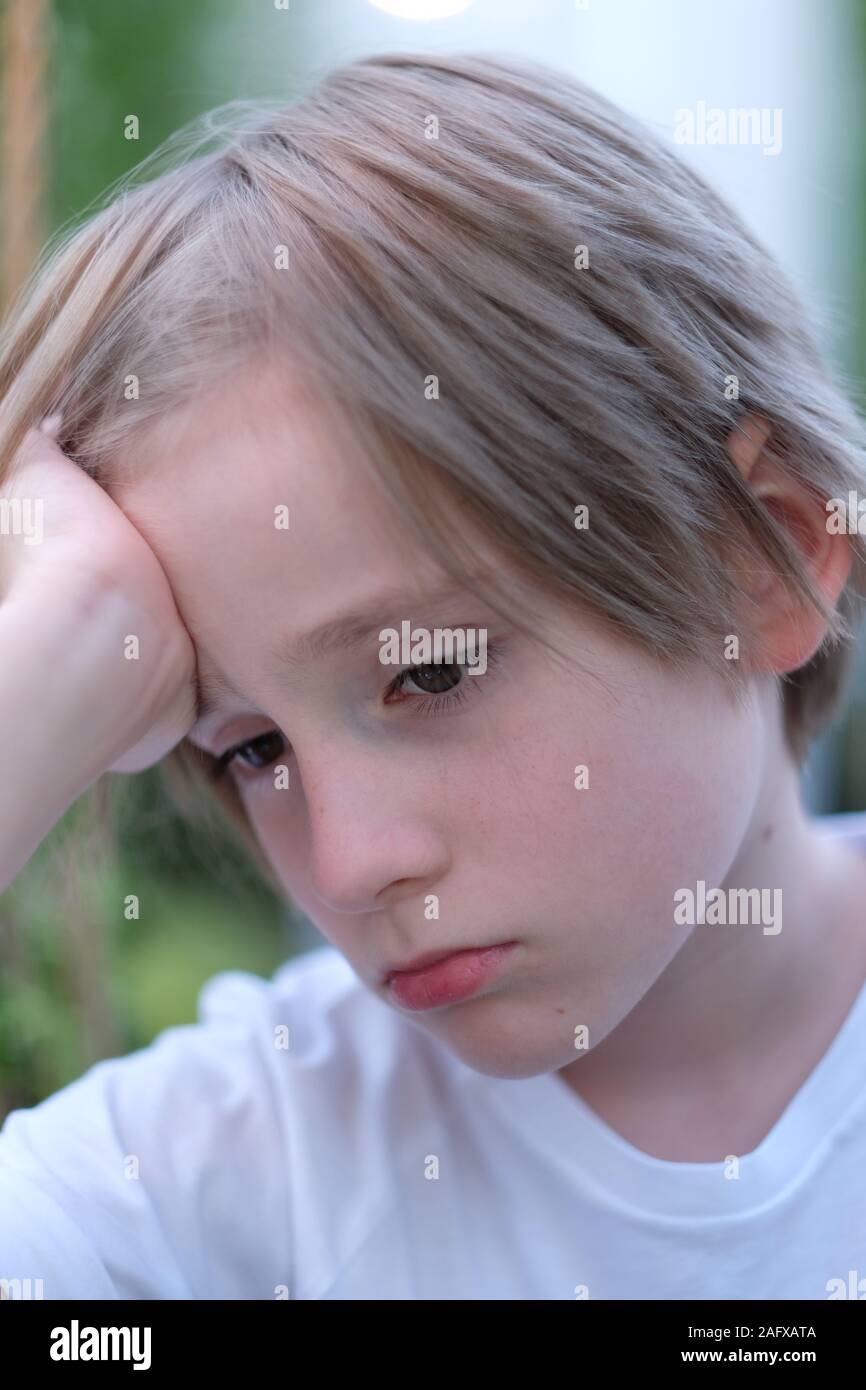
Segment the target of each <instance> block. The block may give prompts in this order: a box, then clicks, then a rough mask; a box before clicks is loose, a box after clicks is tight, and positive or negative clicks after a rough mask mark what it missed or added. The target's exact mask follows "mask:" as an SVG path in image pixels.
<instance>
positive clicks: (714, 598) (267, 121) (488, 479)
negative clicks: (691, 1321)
mask: <svg viewBox="0 0 866 1390" xmlns="http://www.w3.org/2000/svg"><path fill="white" fill-rule="evenodd" d="M209 146H212V148H209ZM106 196H107V202H106V205H105V206H103V207H102V208H101V210H98V211H97V212H96V213H95V214H92V215H91V214H89V215H88V219H87V221H86V222H85V224H84V225H82V226H80V227H74V228H71V229H64V230H63V232H62V233H61V234H60V235H59V236H58V238H57V239H56V242H55V244H53V245H51V246H49V248H47V249H46V253H45V254H44V255H43V257H42V258H41V260H40V263H39V265H38V266H37V267H36V269H35V271H34V274H33V275H32V276H31V279H30V281H29V282H28V284H27V285H26V286H25V287H24V289H23V291H22V293H21V295H20V296H19V299H18V301H17V303H16V304H15V306H14V308H13V312H12V313H11V315H10V316H9V319H8V321H7V325H6V328H5V333H4V337H3V341H2V353H0V399H2V401H3V410H2V416H0V470H2V468H5V467H7V466H8V464H9V460H10V459H11V457H12V456H13V454H14V451H15V449H16V448H17V445H18V443H19V442H20V439H21V437H22V435H23V433H24V431H25V429H26V428H28V427H29V426H30V425H32V424H33V423H35V422H36V421H37V420H38V419H39V418H40V417H41V416H43V415H45V414H47V413H49V412H50V411H54V410H60V411H61V412H62V415H63V426H62V430H61V434H60V439H59V442H60V444H61V447H63V448H64V450H65V451H66V452H67V453H69V454H70V456H71V457H73V458H74V459H76V460H77V461H78V462H79V463H80V464H81V466H82V467H84V468H86V469H88V470H89V471H90V472H92V473H93V474H94V476H96V477H98V478H100V479H103V480H107V479H108V478H110V477H111V476H112V472H113V471H114V470H116V468H117V467H118V463H119V460H121V459H122V457H123V454H124V446H125V444H127V443H128V441H129V440H130V439H131V438H132V437H133V436H134V434H135V432H136V431H137V430H139V429H140V428H141V427H142V426H143V425H144V424H146V423H147V422H148V421H150V420H155V419H156V418H158V417H160V416H162V415H163V414H164V413H165V412H166V411H169V410H171V409H172V408H174V407H176V406H178V405H179V404H181V403H184V402H187V401H189V400H190V399H192V398H194V396H195V394H196V393H197V392H200V391H201V390H202V388H203V387H207V386H210V385H212V384H213V383H214V381H215V380H216V379H217V378H218V377H219V376H220V375H221V374H222V373H224V372H230V371H232V370H233V369H234V368H236V367H237V366H239V365H241V364H243V363H244V362H245V361H248V360H249V359H250V358H251V356H253V354H254V353H259V352H262V351H264V352H267V353H270V354H273V355H274V356H276V355H277V354H280V353H283V354H285V360H286V363H287V370H288V369H289V368H291V370H292V372H293V373H297V372H300V373H301V374H302V375H303V374H307V376H308V379H309V381H310V383H311V384H313V385H314V387H315V390H316V393H317V395H318V396H319V397H320V398H322V399H327V400H329V401H330V403H331V404H332V406H333V412H334V413H333V418H334V420H335V422H336V421H337V420H338V419H339V420H342V421H343V422H345V423H346V425H347V427H348V429H349V430H350V432H351V438H352V440H353V444H354V446H355V447H356V448H357V451H358V457H359V459H363V461H364V463H365V466H369V467H371V468H372V469H373V470H374V471H375V473H376V475H377V476H379V477H381V478H382V479H383V480H384V481H385V483H386V485H387V487H388V490H389V494H390V495H391V497H392V498H393V499H394V501H395V502H396V504H397V505H398V506H399V507H400V509H401V511H402V512H403V514H404V516H405V518H406V523H407V525H409V526H412V527H413V528H415V530H416V532H417V534H418V536H419V537H420V538H421V539H422V541H423V543H424V544H425V545H427V546H429V547H430V548H431V549H432V550H433V551H434V553H435V554H436V557H437V559H438V560H439V561H440V562H441V563H442V564H443V565H444V566H445V568H447V569H451V570H452V572H454V573H457V574H461V575H464V576H465V572H466V550H465V547H461V545H460V543H459V542H458V541H456V540H455V538H454V533H453V525H452V520H453V515H454V508H455V506H457V507H458V508H459V515H460V516H461V517H462V518H463V519H464V520H465V521H466V523H467V524H468V525H473V526H476V527H477V528H478V530H479V532H480V533H482V534H484V535H487V536H489V537H490V538H491V540H492V541H493V543H494V545H495V547H496V549H497V551H498V552H499V553H501V554H502V555H503V556H504V558H505V559H506V560H508V561H511V562H513V565H514V567H515V569H519V570H520V572H521V573H522V574H524V575H525V576H527V577H528V578H529V579H530V580H531V581H533V582H535V583H537V584H539V585H543V586H545V588H547V589H549V590H550V591H551V592H553V593H555V594H557V595H558V596H560V597H561V598H563V599H565V600H566V601H574V602H576V603H577V604H580V605H584V606H585V607H586V608H587V609H588V610H589V611H591V612H592V613H594V614H596V615H600V616H601V617H603V618H604V619H606V620H607V621H609V622H611V623H613V624H615V625H616V627H617V629H618V630H619V631H620V632H621V633H622V634H624V635H625V636H627V637H629V638H630V639H632V640H634V641H635V642H637V643H639V644H640V645H641V646H642V647H643V648H644V649H645V650H647V651H648V652H651V653H653V654H654V655H656V656H657V657H659V658H662V659H666V660H669V661H675V662H683V663H684V664H687V663H688V662H690V661H693V660H702V661H707V662H709V663H710V664H711V665H712V667H713V669H715V670H717V671H718V672H719V674H720V676H722V675H725V676H727V675H729V674H731V670H732V668H733V667H736V665H737V663H731V662H726V661H725V660H723V658H722V651H723V644H724V639H725V637H726V635H727V634H730V633H732V632H737V631H741V630H742V629H743V624H744V621H745V622H747V618H746V619H744V616H743V615H744V612H745V613H747V612H748V609H747V605H745V604H744V597H745V596H744V593H743V592H742V590H741V588H740V580H739V578H738V575H737V574H736V572H734V571H733V570H732V568H731V567H730V566H729V565H727V564H726V562H725V554H726V551H727V542H728V540H729V539H730V537H731V535H732V534H733V533H734V532H735V531H736V532H737V534H739V535H741V536H742V537H744V538H746V539H748V541H749V542H750V543H751V544H752V545H755V546H757V547H758V549H759V551H760V552H761V553H762V554H763V555H764V556H765V557H766V559H767V561H768V562H769V563H770V564H771V565H773V566H774V567H775V568H776V569H777V571H778V572H779V573H780V574H781V575H782V576H783V578H784V580H785V582H786V583H789V584H790V585H791V586H792V588H793V589H795V590H797V591H798V592H799V593H800V594H801V595H802V596H803V597H805V598H807V599H808V600H809V601H811V602H813V603H815V605H816V606H817V607H818V608H819V609H820V610H821V611H822V612H824V613H825V616H826V618H827V620H828V635H827V638H826V640H825V642H824V644H823V646H822V648H821V649H820V651H819V652H818V653H817V655H816V656H815V657H814V658H813V659H812V660H811V661H810V662H808V663H807V665H806V666H804V667H803V668H802V669H801V670H799V671H798V672H796V673H792V674H791V675H789V676H787V677H785V678H784V679H783V681H782V686H783V695H784V717H785V728H786V732H787V736H788V741H789V745H790V747H791V749H792V752H793V753H794V755H795V756H796V757H798V758H801V757H802V756H803V753H804V751H805V749H806V748H807V746H808V743H809V741H810V740H811V739H812V738H813V737H814V736H815V734H816V733H817V732H818V731H819V730H820V729H821V728H822V727H823V725H824V723H825V722H826V720H827V719H828V718H829V716H830V714H831V713H832V711H833V709H834V708H835V706H836V704H837V702H838V699H839V692H840V689H841V685H842V677H843V674H844V672H845V668H846V663H847V660H848V654H849V651H850V646H851V638H852V635H853V631H854V619H855V617H856V615H857V613H858V612H859V604H860V602H861V600H862V597H863V593H864V581H863V561H864V549H863V542H862V540H861V538H860V537H859V536H857V535H855V536H852V537H851V538H850V539H851V545H852V548H853V550H854V552H855V560H856V563H855V566H854V569H853V571H852V577H851V579H850V580H849V583H848V585H847V586H846V590H845V592H844V594H843V596H842V600H841V602H840V604H839V605H838V608H837V610H836V611H828V610H826V608H825V606H824V605H823V604H822V601H821V599H820V597H819V596H818V595H817V594H816V593H815V592H814V590H813V588H812V586H811V584H810V581H809V578H808V575H807V573H806V570H805V567H804V563H803V560H802V557H801V556H800V554H799V552H798V551H797V550H796V549H795V547H794V546H793V544H792V543H791V541H790V540H789V538H788V536H787V534H786V532H785V531H784V529H783V528H782V527H781V526H780V525H779V524H778V523H777V521H776V520H775V519H774V517H773V516H772V515H771V514H770V512H769V511H768V510H767V509H766V508H765V507H764V506H763V505H762V504H761V503H760V501H758V500H757V499H756V498H755V496H754V494H753V493H752V491H751V490H750V489H749V488H748V486H747V485H746V484H745V483H744V482H743V479H742V478H741V476H740V474H739V472H738V470H737V469H736V467H735V466H734V464H733V463H732V462H731V460H730V458H729V457H728V454H727V451H726V448H725V441H726V439H727V437H728V436H729V433H730V431H731V430H732V429H733V428H735V427H736V426H737V425H738V422H740V421H741V420H742V418H743V416H744V415H745V414H746V412H752V413H754V414H756V415H758V416H761V417H763V418H765V419H766V420H767V421H769V422H770V424H771V426H772V438H771V444H770V447H771V449H772V451H773V452H774V454H775V455H776V456H777V457H778V458H779V459H780V460H781V461H782V462H783V463H784V466H785V468H786V469H788V470H789V472H790V474H791V475H792V476H794V477H796V478H797V479H798V480H800V481H801V482H802V483H804V484H805V485H807V486H808V487H809V488H811V489H812V490H813V491H814V492H815V494H816V496H817V497H818V498H820V499H828V498H831V497H846V496H847V494H848V492H849V490H851V489H854V490H862V484H863V478H864V467H863V459H864V454H863V447H864V437H863V429H862V425H861V423H860V421H859V419H858V417H857V415H856V414H855V412H854V410H853V409H852V407H851V406H850V405H849V403H848V401H847V400H846V398H845V396H844V395H843V393H842V391H841V389H840V387H839V386H838V385H837V384H836V383H835V382H834V381H833V379H832V378H831V375H830V373H829V372H828V370H827V368H826V367H825V365H824V364H823V362H822V360H821V358H820V355H819V353H818V350H817V349H816V346H815V343H814V339H813V336H812V332H811V330H810V328H809V327H808V326H807V324H806V322H805V317H804V311H803V309H802V307H801V306H800V304H799V303H798V302H797V299H796V297H795V296H794V294H793V293H792V291H791V289H790V288H789V287H788V285H787V283H786V282H785V280H784V278H783V277H782V275H781V274H780V272H779V270H778V269H777V267H776V265H775V264H774V262H773V260H772V259H771V258H770V256H769V255H768V254H767V252H766V251H765V250H764V249H763V248H762V247H761V246H760V244H759V243H758V242H757V241H756V240H755V238H754V237H753V236H752V235H751V234H750V233H749V231H748V230H747V229H746V228H745V227H744V226H743V225H742V223H741V222H740V220H739V219H738V218H737V216H736V215H735V214H734V213H733V212H732V210H731V209H730V208H729V207H728V206H727V205H726V204H725V203H724V202H723V200H722V199H721V198H719V197H718V196H717V195H716V194H715V193H714V192H713V191H712V190H711V189H710V188H709V187H708V186H707V185H706V184H705V183H704V182H703V180H702V179H701V178H700V177H699V176H698V174H697V173H695V172H694V171H693V170H692V169H691V168H689V167H688V166H687V165H686V164H684V163H683V162H682V161H681V160H680V159H679V158H678V157H677V156H676V155H675V153H674V152H673V150H672V149H668V148H667V147H666V146H665V145H664V144H663V143H662V142H661V141H659V140H658V139H656V138H655V137H654V136H653V135H652V134H651V133H649V132H648V131H647V130H646V129H644V128H643V127H642V126H641V125H640V124H638V123H637V122H636V121H634V120H632V119H631V118H629V117H628V116H627V115H625V114H624V113H623V112H622V111H621V110H619V109H618V108H617V107H615V106H614V105H613V104H611V103H610V102H608V101H607V100H605V99H604V98H603V97H601V96H600V95H598V94H597V93H595V92H593V91H591V90H590V89H588V88H587V87H585V86H584V85H582V84H581V83H580V82H578V81H576V80H574V79H572V78H570V77H567V76H565V75H563V74H561V73H559V72H557V71H555V70H553V69H551V68H548V67H544V66H541V65H538V64H529V63H526V62H523V61H518V60H516V59H512V58H508V57H497V56H488V55H483V54H480V55H479V54H472V55H449V56H439V55H433V54H423V55H421V54H412V53H410V54H402V53H389V54H385V55H378V56H374V57H370V58H365V59H362V60H360V61H356V62H352V63H350V64H348V65H346V66H344V67H342V68H340V69H338V70H336V71H334V72H332V73H331V74H330V75H329V76H327V77H326V79H325V80H324V81H323V82H321V83H320V84H319V85H318V86H317V87H316V88H315V89H314V90H313V91H311V92H309V93H307V94H305V95H304V96H302V97H300V98H299V99H297V100H294V101H292V102H290V103H288V104H286V103H285V102H262V103H251V102H235V103H229V104H228V105H227V106H224V107H221V108H219V109H218V110H217V111H215V112H211V113H209V114H208V115H207V116H206V117H204V118H200V119H199V120H198V121H196V122H194V123H193V124H192V125H191V126H189V127H187V128H185V129H184V130H183V131H181V132H180V133H179V134H178V135H177V136H175V137H173V138H172V139H171V140H169V141H168V142H166V144H165V145H164V146H162V147H161V149H160V150H159V151H157V153H156V154H155V155H153V156H150V157H149V158H148V159H146V160H145V161H143V163H142V164H141V165H139V166H138V168H137V169H136V170H133V172H132V175H130V176H129V177H128V178H126V179H124V180H123V181H122V182H121V184H120V185H117V186H115V187H113V188H111V189H109V190H108V193H107V195H106ZM581 247H583V248H585V252H583V253H581V252H580V248H581ZM581 254H582V255H583V256H584V260H583V264H580V256H581ZM587 261H588V263H587ZM284 267H286V268H284ZM133 378H137V379H138V381H139V383H140V391H138V392H137V393H135V392H133V393H130V392H129V390H128V386H129V382H130V380H131V379H133ZM734 379H735V380H736V381H737V382H738V387H739V392H738V394H737V393H736V392H734V393H732V392H731V391H730V389H728V390H726V385H728V386H729V385H730V383H731V381H732V380H734ZM434 380H435V381H437V382H438V399H432V400H431V399H428V396H429V395H430V394H431V392H430V390H429V387H430V383H431V382H432V381H434ZM432 394H433V395H434V396H435V394H436V393H435V391H434V392H433V393H432ZM130 395H132V398H131V399H129V398H128V397H129V396H130ZM181 466H182V464H181V463H178V467H181ZM0 477H2V471H0ZM581 505H585V506H586V507H587V508H588V515H589V518H590V524H589V526H588V528H587V529H586V530H581V531H577V530H576V529H575V526H574V508H575V507H576V506H581ZM744 638H745V642H746V644H747V643H748V629H746V632H745V634H744Z"/></svg>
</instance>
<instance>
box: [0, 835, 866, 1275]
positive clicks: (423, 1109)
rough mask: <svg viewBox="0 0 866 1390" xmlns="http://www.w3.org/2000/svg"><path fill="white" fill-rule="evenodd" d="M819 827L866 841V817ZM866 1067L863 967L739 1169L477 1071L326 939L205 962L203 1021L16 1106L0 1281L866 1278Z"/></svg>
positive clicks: (0, 1139) (10, 1129)
mask: <svg viewBox="0 0 866 1390" xmlns="http://www.w3.org/2000/svg"><path fill="white" fill-rule="evenodd" d="M825 825H826V829H827V831H828V832H829V833H844V834H847V835H851V836H854V837H857V838H858V839H859V840H860V842H861V843H863V844H866V816H864V817H859V816H858V817H847V818H845V819H844V821H843V822H842V823H841V824H838V825H837V824H835V823H834V822H833V821H831V820H830V819H827V821H826V823H825ZM286 1029H287V1030H288V1035H287V1037H286V1034H285V1032H284V1031H281V1030H286ZM286 1041H287V1042H288V1046H284V1045H282V1044H284V1043H285V1042H286ZM864 1083H866V986H864V989H863V990H862V991H861V993H860V995H859V996H858V998H857V1001H856V1003H855V1004H854V1006H853V1008H852V1009H851V1011H850V1013H849V1015H848V1017H847V1018H846V1020H845V1022H844V1024H843V1026H842V1028H841V1030H840V1031H839V1033H838V1034H837V1036H836V1038H835V1040H834V1042H833V1044H832V1046H831V1047H830V1049H829V1051H828V1052H826V1053H825V1055H824V1057H823V1058H822V1059H821V1061H820V1062H819V1064H818V1066H817V1067H816V1068H815V1070H814V1071H813V1072H812V1074H811V1075H810V1076H809V1078H808V1079H807V1080H806V1082H805V1083H804V1085H803V1086H802V1087H801V1089H800V1090H799V1092H798V1093H797V1095H796V1096H795V1097H794V1098H793V1100H792V1101H791V1102H790V1104H789V1105H788V1107H787V1109H786V1110H785V1112H784V1114H783V1115H782V1116H781V1118H780V1119H779V1120H778V1122H777V1123H776V1124H775V1125H774V1127H773V1129H772V1131H771V1132H770V1133H769V1134H768V1135H767V1137H766V1138H765V1139H764V1140H763V1142H762V1143H761V1144H759V1145H758V1147H757V1149H755V1150H754V1151H753V1152H752V1153H750V1154H747V1155H745V1156H744V1157H743V1158H742V1159H741V1160H740V1171H739V1177H736V1178H733V1177H726V1176H725V1168H724V1165H723V1164H721V1163H673V1162H668V1161H663V1160H661V1159H657V1158H652V1157H650V1156H648V1155H646V1154H644V1153H642V1152H640V1151H639V1150H638V1149H636V1148H635V1147H633V1146H632V1145H631V1144H629V1143H628V1142H627V1141H626V1140H624V1139H623V1138H621V1137H620V1136H619V1135H617V1134H616V1133H615V1132H614V1131H613V1130H611V1129H610V1128H609V1127H608V1126H607V1125H606V1124H605V1123H604V1122H603V1121H602V1120H601V1119H600V1118H599V1117H598V1116H597V1115H595V1113H594V1112H593V1111H592V1110H591V1109H590V1108H589V1107H588V1106H587V1105H586V1104H585V1103H584V1102H583V1101H582V1100H581V1099H580V1098H579V1097H578V1096H577V1095H576V1094H575V1093H574V1092H573V1091H572V1090H571V1089H570V1088H568V1087H567V1086H566V1085H565V1084H564V1082H563V1081H562V1080H561V1078H559V1077H558V1076H557V1075H556V1074H555V1073H552V1074H547V1075H541V1076H537V1077H531V1078H529V1079H521V1080H503V1079H501V1078H492V1077H489V1076H484V1075H482V1074H480V1073H478V1072H475V1071H473V1070H471V1069H470V1068H468V1067H467V1066H466V1065H465V1064H464V1063H462V1062H460V1061H459V1060H458V1059H457V1058H455V1057H454V1056H453V1055H452V1054H451V1053H450V1052H448V1050H447V1049H446V1048H445V1047H444V1046H443V1045H442V1044H440V1043H438V1042H437V1041H436V1040H434V1039H433V1038H431V1037H429V1036H428V1035H427V1034H425V1033H424V1032H423V1031H422V1030H421V1029H420V1028H419V1027H417V1026H416V1025H415V1024H413V1023H411V1022H409V1021H408V1020H407V1019H406V1018H404V1017H402V1016H401V1015H400V1014H399V1013H397V1012H396V1011H395V1010H393V1009H391V1008H390V1007H389V1006H388V1005H387V1004H385V1003H383V1002H382V1001H381V1000H379V999H378V998H377V997H376V996H375V995H373V994H372V993H371V992H370V991H369V990H368V989H367V988H366V986H364V985H363V984H362V983H361V982H360V981H359V980H358V978H357V976H356V975H355V974H354V972H353V970H352V969H351V967H350V966H349V965H348V963H347V962H346V961H345V960H344V958H343V957H342V956H341V955H339V953H337V952H336V951H334V950H332V949H331V948H329V947H325V948H321V949H316V950H314V951H311V952H309V953H307V954H306V955H303V956H301V957H299V958H297V959H295V960H293V961H290V962H289V963H287V964H286V965H284V966H283V967H281V969H279V970H278V971H277V973H276V974H275V975H274V977H273V978H272V979H271V980H270V981H265V980H260V979H258V978H257V977H255V976H253V975H249V974H245V973H243V972H240V971H233V972H226V973H223V974H221V975H218V976H216V977H215V978H214V979H212V980H211V981H210V982H209V983H208V984H207V985H206V986H205V987H204V989H203V990H202V993H201V996H200V1022H198V1023H196V1024H191V1025H186V1026H182V1027H175V1028H170V1029H168V1030H167V1031H166V1032H164V1033H162V1034H161V1035H160V1036H159V1037H158V1038H157V1039H156V1041H155V1042H154V1043H153V1044H151V1046H149V1047H147V1048H144V1049H142V1050H141V1051H139V1052H137V1053H133V1054H132V1055H131V1056H128V1057H124V1058H119V1059H115V1060H111V1061H105V1062H100V1063H98V1064H97V1065H96V1066H94V1067H92V1068H91V1069H90V1070H89V1071H88V1072H87V1073H86V1074H85V1075H84V1076H83V1077H81V1078H80V1079H79V1080H78V1081H75V1082H73V1083H72V1084H71V1085H69V1086H66V1087H64V1088H63V1090H61V1091H59V1092H57V1093H56V1094H55V1095H54V1096H52V1097H50V1098H49V1099H48V1100H46V1101H44V1102H43V1103H42V1104H40V1105H37V1106H35V1107H33V1108H32V1109H28V1110H17V1111H14V1112H13V1113H12V1114H11V1115H9V1116H8V1118H7V1120H6V1123H5V1125H4V1127H3V1129H2V1131H0V1279H5V1280H8V1281H13V1280H16V1279H18V1280H21V1281H22V1284H21V1285H20V1286H19V1288H25V1287H26V1285H25V1283H24V1281H26V1280H28V1279H29V1280H31V1288H34V1287H35V1284H34V1283H33V1281H36V1280H41V1281H42V1284H41V1294H42V1296H43V1297H44V1298H47V1299H52V1298H64V1297H71V1298H110V1299H155V1298H196V1299H201V1298H223V1299H275V1298H281V1297H282V1298H286V1297H288V1298H292V1299H569V1300H572V1299H575V1298H584V1297H589V1298H621V1299H632V1298H634V1299H652V1298H668V1299H687V1298H701V1299H708V1298H721V1299H732V1300H736V1299H797V1298H802V1299H827V1298H829V1297H830V1296H831V1295H833V1296H836V1297H857V1296H858V1293H859V1297H860V1298H864V1297H866V1084H864ZM833 1281H838V1282H836V1283H834V1282H833ZM860 1281H863V1282H862V1286H861V1285H860ZM9 1287H10V1288H11V1289H12V1293H11V1296H12V1297H16V1296H17V1297H21V1296H27V1295H26V1294H22V1293H20V1292H19V1293H17V1294H16V1293H15V1291H14V1288H15V1286H13V1285H11V1284H10V1285H9ZM8 1296H10V1294H9V1293H7V1297H8ZM30 1296H31V1297H32V1296H38V1295H33V1294H31V1295H30Z"/></svg>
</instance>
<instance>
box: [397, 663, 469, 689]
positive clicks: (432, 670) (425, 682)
mask: <svg viewBox="0 0 866 1390" xmlns="http://www.w3.org/2000/svg"><path fill="white" fill-rule="evenodd" d="M462 679H463V667H462V666H461V665H459V664H458V663H457V662H450V663H446V664H443V665H439V666H432V665H431V666H410V667H409V669H408V670H407V671H403V672H402V673H401V675H400V676H399V677H398V680H399V685H398V687H397V688H398V689H399V690H405V689H406V682H407V681H411V682H412V684H413V685H416V686H419V687H420V692H419V693H420V694H422V695H441V694H442V693H443V692H444V691H446V690H453V688H454V686H455V685H459V684H460V682H461V680H462Z"/></svg>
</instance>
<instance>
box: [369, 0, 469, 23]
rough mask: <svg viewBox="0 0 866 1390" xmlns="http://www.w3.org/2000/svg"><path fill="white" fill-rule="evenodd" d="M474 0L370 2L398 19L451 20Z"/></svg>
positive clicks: (376, 0)
mask: <svg viewBox="0 0 866 1390" xmlns="http://www.w3.org/2000/svg"><path fill="white" fill-rule="evenodd" d="M472 3H473V0H370V4H371V5H375V7H376V9H377V10H384V11H385V12H386V14H393V15H396V16H397V18H398V19H450V18H451V16H452V15H455V14H460V11H461V10H468V9H469V6H470V5H471V4H472Z"/></svg>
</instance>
